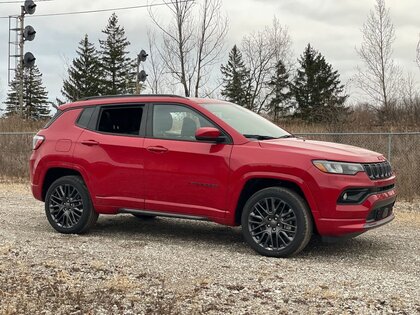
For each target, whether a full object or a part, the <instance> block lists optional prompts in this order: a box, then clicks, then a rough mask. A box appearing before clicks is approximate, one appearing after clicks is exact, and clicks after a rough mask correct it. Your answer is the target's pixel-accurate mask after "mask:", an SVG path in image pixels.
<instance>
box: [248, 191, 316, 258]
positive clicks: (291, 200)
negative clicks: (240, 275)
mask: <svg viewBox="0 0 420 315" xmlns="http://www.w3.org/2000/svg"><path fill="white" fill-rule="evenodd" d="M309 211H310V210H309V208H308V206H307V204H306V202H305V201H304V200H303V199H302V198H301V197H300V196H299V195H298V194H296V193H295V192H293V191H291V190H289V189H286V188H282V187H270V188H265V189H262V190H260V191H258V192H256V193H255V194H254V195H253V196H252V197H251V198H249V200H248V201H247V202H246V204H245V206H244V209H243V211H242V217H241V224H242V233H243V235H244V238H245V240H246V242H247V243H248V244H249V245H250V246H251V247H252V248H253V249H254V250H255V251H256V252H257V253H259V254H261V255H264V256H269V257H289V256H292V255H296V254H297V253H299V252H300V251H301V250H303V249H304V248H305V247H306V245H307V244H308V242H309V240H310V239H311V236H312V229H313V226H312V217H311V214H310V212H309Z"/></svg>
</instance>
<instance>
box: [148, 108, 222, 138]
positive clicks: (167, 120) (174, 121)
mask: <svg viewBox="0 0 420 315" xmlns="http://www.w3.org/2000/svg"><path fill="white" fill-rule="evenodd" d="M201 127H214V125H213V124H212V123H211V122H210V121H208V120H207V119H206V118H204V117H203V116H201V115H200V114H198V113H197V112H195V111H193V110H191V109H189V108H187V107H185V106H180V105H163V104H162V105H154V107H153V137H154V138H159V139H172V140H185V141H196V139H195V132H196V131H197V129H198V128H201Z"/></svg>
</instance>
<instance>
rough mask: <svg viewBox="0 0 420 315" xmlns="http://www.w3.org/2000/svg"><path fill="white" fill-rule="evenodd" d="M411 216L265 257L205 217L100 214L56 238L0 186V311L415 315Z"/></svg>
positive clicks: (415, 211) (418, 269) (40, 217)
mask: <svg viewBox="0 0 420 315" xmlns="http://www.w3.org/2000/svg"><path fill="white" fill-rule="evenodd" d="M419 209H420V203H403V202H399V203H397V205H396V208H395V211H396V215H397V218H396V220H394V221H393V222H392V223H390V224H388V225H386V226H384V227H382V228H379V229H376V230H373V231H370V232H368V233H365V234H364V235H361V236H359V237H357V238H355V239H352V240H347V241H342V242H340V243H335V244H324V243H321V242H319V241H318V240H314V241H312V242H311V243H310V244H309V246H308V248H306V249H305V250H304V251H303V252H302V253H301V254H300V255H299V256H296V257H294V258H289V259H275V258H266V257H262V256H259V255H258V254H256V253H254V252H253V251H252V250H251V249H250V248H249V247H248V246H247V245H246V244H245V243H244V241H243V239H242V235H241V231H240V228H230V227H224V226H221V225H217V224H213V223H207V222H195V221H189V220H177V219H163V218H158V219H155V220H151V221H142V220H140V219H137V218H135V217H132V216H130V215H119V216H101V217H100V218H99V221H98V224H97V225H96V227H95V228H94V229H93V230H92V231H91V233H89V234H87V235H83V236H73V235H61V234H58V233H57V232H55V231H54V230H53V229H52V228H51V227H50V226H49V224H48V222H47V220H46V218H45V215H44V208H43V204H42V203H41V202H38V201H36V200H34V199H33V198H32V195H31V194H30V191H29V189H28V188H27V186H25V185H22V184H0V314H16V313H18V314H203V313H205V314H420V302H419V301H420V298H419V297H420V285H419V283H420V210H419Z"/></svg>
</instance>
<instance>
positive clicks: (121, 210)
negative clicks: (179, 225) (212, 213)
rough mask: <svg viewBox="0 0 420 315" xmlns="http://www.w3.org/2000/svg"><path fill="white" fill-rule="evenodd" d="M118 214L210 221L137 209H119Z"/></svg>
mask: <svg viewBox="0 0 420 315" xmlns="http://www.w3.org/2000/svg"><path fill="white" fill-rule="evenodd" d="M118 213H130V214H144V215H151V216H158V217H167V218H177V219H187V220H200V221H209V219H208V218H206V217H200V216H194V215H186V214H177V213H169V212H160V211H150V210H136V209H124V208H122V209H118Z"/></svg>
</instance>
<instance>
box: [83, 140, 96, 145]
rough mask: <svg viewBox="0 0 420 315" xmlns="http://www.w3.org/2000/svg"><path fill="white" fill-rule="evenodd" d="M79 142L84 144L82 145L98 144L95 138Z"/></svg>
mask: <svg viewBox="0 0 420 315" xmlns="http://www.w3.org/2000/svg"><path fill="white" fill-rule="evenodd" d="M81 143H82V144H84V145H88V146H93V145H98V144H99V142H98V141H95V140H82V141H81Z"/></svg>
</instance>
